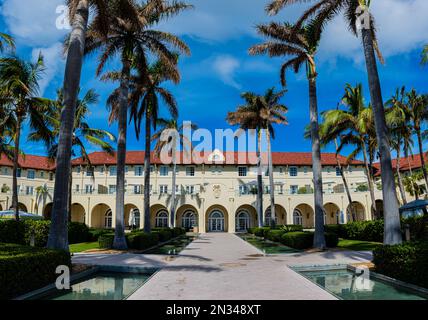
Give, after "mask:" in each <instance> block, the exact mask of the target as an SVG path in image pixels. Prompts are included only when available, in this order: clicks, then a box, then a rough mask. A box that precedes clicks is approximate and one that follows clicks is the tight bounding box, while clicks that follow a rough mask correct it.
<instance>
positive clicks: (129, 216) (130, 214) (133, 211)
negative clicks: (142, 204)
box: [123, 204, 142, 229]
mask: <svg viewBox="0 0 428 320" xmlns="http://www.w3.org/2000/svg"><path fill="white" fill-rule="evenodd" d="M123 223H124V224H125V228H127V229H140V228H141V227H142V226H141V213H140V210H139V209H138V208H137V206H136V205H134V204H127V205H125V216H124V221H123Z"/></svg>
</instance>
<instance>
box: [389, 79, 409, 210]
mask: <svg viewBox="0 0 428 320" xmlns="http://www.w3.org/2000/svg"><path fill="white" fill-rule="evenodd" d="M405 99H406V93H405V88H404V87H402V88H401V89H397V90H396V93H395V95H394V96H392V98H391V99H390V100H388V101H387V102H386V106H388V107H389V109H387V110H386V111H387V115H386V122H387V124H388V127H389V131H390V141H391V146H392V148H393V149H394V150H395V152H396V154H397V157H396V165H395V167H396V173H397V182H398V187H399V190H400V195H401V199H402V200H403V203H404V204H407V198H406V192H405V188H404V184H403V177H402V175H401V151H402V150H403V151H404V156H405V157H408V155H409V152H410V151H411V149H412V147H413V130H412V126H411V125H410V123H409V122H410V119H409V114H408V110H407V106H406V102H405Z"/></svg>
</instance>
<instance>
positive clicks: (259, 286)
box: [73, 233, 371, 300]
mask: <svg viewBox="0 0 428 320" xmlns="http://www.w3.org/2000/svg"><path fill="white" fill-rule="evenodd" d="M87 259H90V258H87ZM148 259H151V260H153V261H149V260H148ZM75 260H76V262H77V261H79V262H83V261H84V258H79V257H78V258H75V259H73V262H75ZM95 260H97V259H95ZM370 260H371V255H370V253H369V252H362V253H361V252H343V251H342V252H325V253H312V254H306V253H302V254H293V255H277V256H262V255H261V254H260V251H259V250H257V249H256V248H254V247H253V246H252V245H250V244H248V243H247V242H245V241H243V240H242V239H240V238H239V237H237V236H236V235H232V234H227V233H219V234H214V233H210V234H204V235H201V236H200V237H199V238H198V239H197V240H195V241H194V242H193V243H191V244H190V245H189V246H188V247H187V248H186V249H185V250H183V251H182V252H181V254H180V255H179V256H178V257H176V258H175V259H173V261H165V260H162V259H161V258H159V257H157V258H151V256H150V258H148V256H147V255H146V256H137V257H134V255H118V256H114V257H107V258H105V257H104V258H102V257H100V258H99V260H98V261H99V262H101V261H102V263H105V262H109V263H119V264H121V263H124V264H127V265H133V264H139V263H142V264H145V265H149V264H150V263H152V262H154V263H156V264H158V265H159V266H162V267H163V268H162V270H161V271H159V272H158V273H156V274H155V275H154V276H153V277H152V278H151V279H150V281H148V282H147V283H146V284H145V285H144V286H143V287H141V288H140V289H139V290H137V291H136V292H135V293H134V294H133V295H132V296H131V297H130V298H129V299H130V300H251V299H257V300H269V299H279V300H321V299H328V300H330V299H335V297H333V296H332V295H330V294H329V293H327V292H326V291H324V290H322V289H321V288H319V287H318V286H317V285H315V284H313V283H312V282H310V281H309V280H307V279H306V278H304V277H302V276H300V275H299V274H297V273H295V272H294V271H292V270H291V269H289V268H288V267H287V265H304V264H305V265H307V264H311V265H314V264H323V265H326V264H342V263H352V262H362V261H370Z"/></svg>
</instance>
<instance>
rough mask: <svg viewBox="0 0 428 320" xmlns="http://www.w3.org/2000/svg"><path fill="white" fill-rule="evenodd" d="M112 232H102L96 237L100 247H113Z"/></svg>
mask: <svg viewBox="0 0 428 320" xmlns="http://www.w3.org/2000/svg"><path fill="white" fill-rule="evenodd" d="M113 241H114V233H106V234H102V235H100V236H99V237H98V245H99V247H100V249H111V248H112V247H113Z"/></svg>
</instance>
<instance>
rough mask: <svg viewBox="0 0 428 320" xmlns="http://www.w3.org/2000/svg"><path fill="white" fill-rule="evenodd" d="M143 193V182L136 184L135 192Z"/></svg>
mask: <svg viewBox="0 0 428 320" xmlns="http://www.w3.org/2000/svg"><path fill="white" fill-rule="evenodd" d="M142 193H143V186H142V185H141V184H138V185H135V186H134V194H142Z"/></svg>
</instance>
